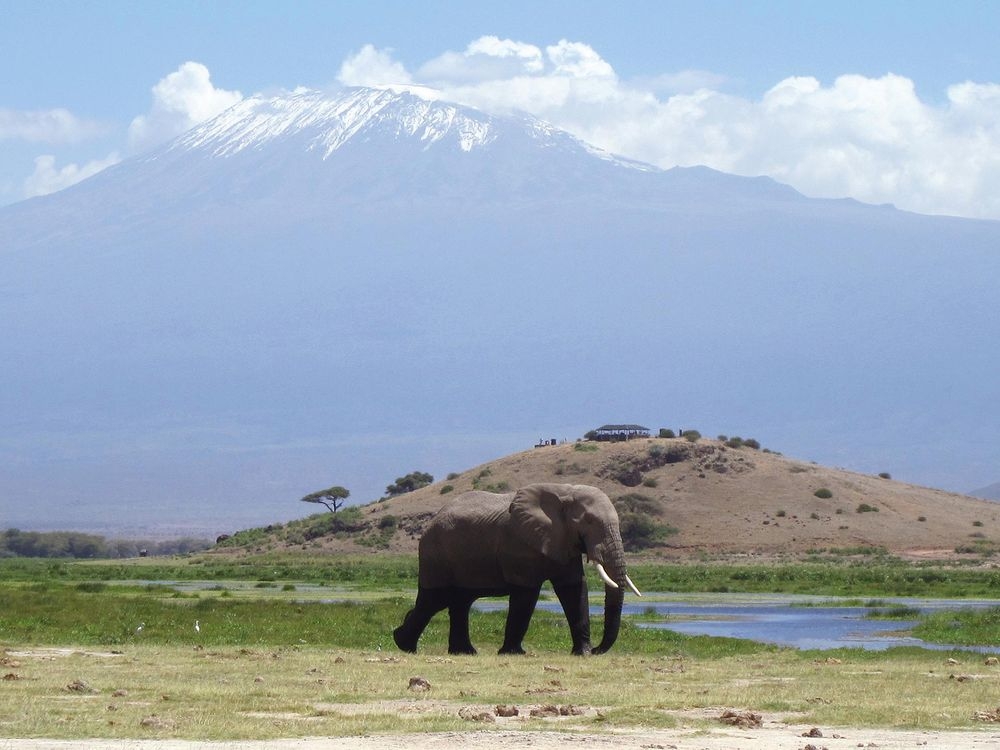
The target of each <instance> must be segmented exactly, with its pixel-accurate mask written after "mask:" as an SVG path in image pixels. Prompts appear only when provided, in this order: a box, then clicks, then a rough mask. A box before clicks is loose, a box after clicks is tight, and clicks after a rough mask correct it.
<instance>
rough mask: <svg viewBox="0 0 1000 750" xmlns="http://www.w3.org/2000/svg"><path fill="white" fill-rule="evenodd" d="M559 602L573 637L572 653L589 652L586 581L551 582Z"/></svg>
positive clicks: (584, 654) (588, 605) (588, 608)
mask: <svg viewBox="0 0 1000 750" xmlns="http://www.w3.org/2000/svg"><path fill="white" fill-rule="evenodd" d="M552 588H553V589H555V592H556V596H557V597H559V604H561V605H562V608H563V612H564V613H565V615H566V622H567V623H568V624H569V632H570V636H571V637H572V638H573V654H575V655H576V656H586V655H588V654H590V651H591V646H590V601H589V600H588V598H587V583H586V581H577V582H575V583H559V584H556V583H553V584H552Z"/></svg>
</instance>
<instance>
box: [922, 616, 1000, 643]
mask: <svg viewBox="0 0 1000 750" xmlns="http://www.w3.org/2000/svg"><path fill="white" fill-rule="evenodd" d="M922 620H923V621H922V622H921V623H920V624H919V625H917V626H916V627H915V628H914V629H913V634H914V635H915V636H917V637H918V638H921V639H923V640H925V641H927V642H928V643H954V644H956V645H959V646H983V645H989V646H996V644H997V643H1000V607H990V608H989V609H962V610H950V611H947V612H933V613H931V614H928V615H925V616H924V617H923V618H922Z"/></svg>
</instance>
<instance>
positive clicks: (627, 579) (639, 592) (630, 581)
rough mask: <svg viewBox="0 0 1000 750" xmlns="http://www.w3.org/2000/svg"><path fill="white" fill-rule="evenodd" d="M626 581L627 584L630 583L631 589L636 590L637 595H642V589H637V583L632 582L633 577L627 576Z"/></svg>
mask: <svg viewBox="0 0 1000 750" xmlns="http://www.w3.org/2000/svg"><path fill="white" fill-rule="evenodd" d="M625 583H627V584H628V587H629V588H630V589H632V591H634V592H635V595H636V596H642V592H641V591H639V589H637V588H636V587H635V584H634V583H632V579H631V578H629V577H628V576H625Z"/></svg>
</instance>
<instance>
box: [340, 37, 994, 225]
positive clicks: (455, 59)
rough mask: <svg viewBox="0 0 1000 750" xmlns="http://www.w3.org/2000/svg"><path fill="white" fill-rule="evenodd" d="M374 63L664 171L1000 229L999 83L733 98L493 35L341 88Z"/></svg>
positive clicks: (376, 57) (892, 85)
mask: <svg viewBox="0 0 1000 750" xmlns="http://www.w3.org/2000/svg"><path fill="white" fill-rule="evenodd" d="M369 66H371V67H369ZM376 66H377V70H378V71H379V74H382V73H384V71H386V70H390V69H391V70H395V71H397V72H399V73H401V75H402V76H403V77H405V78H406V80H407V81H413V82H416V83H420V84H425V85H428V86H432V87H435V88H439V89H441V90H442V92H443V93H444V96H445V97H446V98H449V99H454V100H457V101H463V102H466V103H468V104H471V105H473V106H478V107H481V108H483V109H486V110H496V109H521V110H525V111H527V112H530V113H531V114H534V115H536V116H537V117H541V118H543V119H545V120H548V121H549V122H551V123H553V124H554V125H556V126H557V127H560V128H563V129H565V130H568V131H569V132H571V133H573V134H575V135H577V136H579V137H581V138H583V139H584V140H586V141H588V142H590V143H594V144H595V145H597V146H600V147H602V148H605V149H607V150H609V151H612V152H615V153H619V154H622V155H625V156H628V157H630V158H634V159H639V160H642V161H648V162H650V163H652V164H656V165H657V166H660V167H663V168H669V167H673V166H694V165H705V166H709V167H712V168H714V169H718V170H721V171H724V172H730V173H733V174H740V175H747V176H755V175H767V176H770V177H773V178H775V179H777V180H779V181H781V182H785V183H788V184H790V185H792V186H793V187H795V188H796V189H798V190H800V191H802V192H803V193H805V194H807V195H810V196H814V197H827V198H839V197H846V196H849V197H853V198H856V199H858V200H861V201H864V202H867V203H876V204H879V203H893V204H895V205H896V206H897V207H899V208H903V209H907V210H911V211H917V212H921V213H933V214H955V215H962V216H972V217H981V218H1000V125H998V123H1000V85H997V84H994V83H975V82H971V81H965V82H960V83H956V84H954V85H952V86H950V87H949V88H948V90H947V91H946V92H945V99H944V101H943V102H940V103H928V102H925V101H922V100H921V99H920V97H919V96H918V95H917V93H916V90H915V87H914V84H913V81H911V80H910V79H908V78H906V77H904V76H900V75H895V74H893V73H886V74H885V75H883V76H881V77H878V78H869V77H865V76H861V75H842V76H840V77H838V78H837V79H836V80H834V81H833V82H832V83H823V82H821V81H819V80H817V79H816V78H813V77H811V76H808V75H802V76H797V77H793V78H786V79H785V80H782V81H778V82H777V83H776V84H775V85H774V86H773V87H772V88H771V89H770V90H769V91H767V92H766V93H765V94H764V95H763V96H762V97H761V98H760V99H759V100H751V99H746V98H742V97H738V96H733V95H730V94H727V93H726V92H725V78H724V77H723V76H719V75H714V74H711V73H707V72H703V71H701V72H699V71H682V72H679V73H674V74H670V75H667V76H664V77H661V78H660V79H658V80H656V81H650V80H639V81H627V80H622V79H621V78H619V76H618V75H617V74H616V73H615V71H614V68H613V67H612V65H611V63H610V62H608V61H606V60H604V59H602V57H601V56H600V54H599V53H598V52H597V51H596V50H594V49H592V48H591V47H590V46H588V45H587V44H583V43H580V42H570V41H566V40H561V41H559V42H558V43H556V44H553V45H549V46H547V47H545V48H544V49H543V48H541V47H537V46H535V45H531V44H525V43H523V42H517V41H513V40H509V39H499V38H497V37H495V36H485V37H482V38H480V39H477V40H475V41H473V42H472V43H470V44H469V45H468V47H467V48H466V49H465V50H463V51H461V52H451V51H450V52H445V53H443V54H442V55H440V56H438V57H436V58H434V59H433V60H429V61H427V62H426V63H424V64H423V65H421V66H420V67H419V68H418V69H417V70H416V71H414V72H412V73H410V72H409V71H406V70H405V68H403V66H402V65H401V64H400V63H398V62H396V61H394V60H393V58H392V53H391V51H390V50H379V49H376V48H375V47H373V46H370V45H369V46H366V47H364V48H363V49H362V50H361V51H360V52H358V53H357V54H356V55H353V56H352V57H350V58H349V59H348V60H346V61H345V62H344V64H343V65H342V67H341V71H340V76H339V80H340V81H341V82H342V83H345V84H349V85H350V84H362V83H365V82H371V81H372V75H371V74H372V72H373V70H375V69H376ZM376 77H377V76H376Z"/></svg>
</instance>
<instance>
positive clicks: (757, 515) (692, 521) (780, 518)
mask: <svg viewBox="0 0 1000 750" xmlns="http://www.w3.org/2000/svg"><path fill="white" fill-rule="evenodd" d="M532 482H566V483H570V484H591V485H595V486H597V487H600V488H601V489H602V490H604V492H606V493H607V494H608V496H609V497H611V499H612V500H615V501H616V503H617V504H618V505H619V512H620V513H621V514H623V516H624V514H625V513H628V512H635V513H639V514H646V515H648V516H649V518H650V519H651V520H654V521H655V522H656V523H658V524H661V525H663V526H669V527H673V528H674V529H676V533H673V534H671V535H669V536H667V537H666V538H664V539H663V540H662V541H661V542H660V543H659V544H657V545H655V546H652V547H649V548H647V549H646V550H644V553H645V554H649V555H653V556H657V557H662V558H669V559H683V558H691V557H696V556H699V555H703V554H708V555H734V554H756V555H765V556H772V555H775V554H781V553H792V554H803V553H806V552H808V551H810V550H827V551H845V550H851V549H857V548H865V547H877V548H885V549H886V550H888V551H889V552H892V553H894V554H897V555H901V556H905V557H914V558H917V557H920V558H943V557H951V556H954V555H956V554H962V555H969V554H973V555H974V554H975V553H981V552H988V551H990V550H992V549H993V546H994V542H997V541H1000V504H997V503H993V502H990V501H986V500H980V499H976V498H972V497H968V496H966V495H958V494H953V493H949V492H944V491H941V490H934V489H928V488H925V487H918V486H915V485H910V484H904V483H902V482H897V481H893V480H891V479H888V478H881V477H878V476H869V475H865V474H857V473H853V472H849V471H843V470H840V469H830V468H825V467H822V466H818V465H816V464H813V463H808V462H805V461H798V460H794V459H790V458H785V457H783V456H781V455H779V454H775V453H770V452H766V451H760V450H755V449H752V448H748V447H739V448H732V447H727V446H726V445H725V444H723V443H721V442H719V441H717V440H707V439H701V440H699V441H697V442H696V443H692V442H689V441H687V440H684V439H680V438H676V439H663V438H641V439H636V440H632V441H629V442H624V443H595V442H583V443H567V444H563V445H558V446H546V447H541V448H534V449H532V450H528V451H524V452H521V453H515V454H513V455H510V456H507V457H505V458H499V459H497V460H495V461H491V462H490V463H488V464H483V465H482V466H477V467H475V468H472V469H469V470H467V471H464V472H462V473H461V474H458V475H452V477H451V478H449V479H444V480H441V481H438V482H435V483H434V484H432V485H430V486H428V487H424V488H422V489H419V490H416V491H414V492H410V493H408V494H405V495H400V496H398V497H395V498H391V499H388V500H384V501H381V502H377V503H373V504H371V505H369V506H366V507H364V508H362V513H363V514H364V515H365V517H366V520H367V521H368V522H369V523H370V524H371V527H372V528H377V527H378V526H379V522H380V521H381V522H382V523H381V526H382V528H393V527H394V528H395V529H396V530H395V533H394V534H392V536H391V538H389V539H388V540H387V546H382V548H383V549H388V550H390V551H395V552H412V551H415V550H416V544H417V539H418V538H419V534H420V531H421V530H422V528H423V525H424V524H425V523H426V521H427V519H429V518H430V516H431V515H432V514H433V513H434V512H435V511H436V510H437V509H438V508H440V507H441V506H442V504H444V503H445V502H447V501H449V500H451V499H452V498H454V497H456V496H457V495H458V494H459V493H461V492H464V491H466V490H471V489H474V488H479V489H487V490H490V489H492V490H494V491H506V490H507V489H515V488H517V487H519V486H521V485H524V484H529V483H532ZM822 490H828V492H823V491H822ZM817 491H820V492H819V495H820V496H817ZM827 495H828V496H827ZM629 496H631V497H629ZM622 498H624V500H622ZM390 517H392V519H390ZM392 520H394V521H395V523H394V524H393V523H391V521H392ZM313 543H314V544H315V543H316V542H315V540H314V542H313ZM321 545H322V546H324V547H327V548H330V549H341V550H344V551H347V550H352V549H353V550H362V549H366V548H365V547H359V546H356V545H355V543H354V542H353V541H352V537H351V535H349V534H348V535H345V534H339V535H337V538H333V537H327V538H324V539H323V541H322V542H321Z"/></svg>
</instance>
